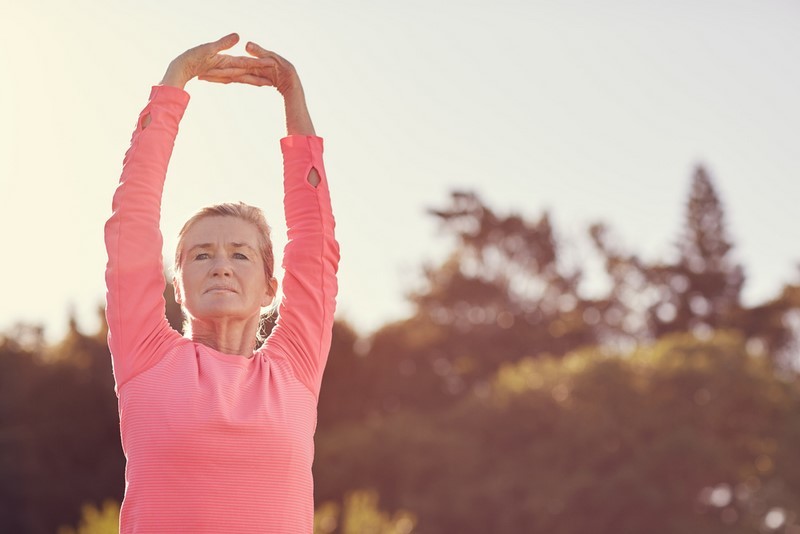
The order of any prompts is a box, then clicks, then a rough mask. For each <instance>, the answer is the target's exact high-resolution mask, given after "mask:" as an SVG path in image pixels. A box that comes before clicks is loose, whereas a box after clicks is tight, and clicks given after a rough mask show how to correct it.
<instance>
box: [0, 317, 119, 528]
mask: <svg viewBox="0 0 800 534" xmlns="http://www.w3.org/2000/svg"><path fill="white" fill-rule="evenodd" d="M99 337H100V336H99V335H93V336H87V335H84V334H82V333H81V332H80V331H79V330H78V328H77V325H76V323H75V321H74V320H73V321H71V322H70V328H69V331H68V333H67V335H66V336H65V338H64V340H63V341H61V342H60V343H59V344H58V345H56V346H54V347H50V348H46V349H41V352H28V351H19V350H17V349H16V348H15V346H16V347H19V346H20V343H22V341H7V342H6V343H4V345H3V347H2V348H0V421H1V422H2V423H1V424H0V458H3V459H4V460H7V461H4V462H0V494H2V495H3V496H4V498H3V499H0V501H2V503H3V504H2V505H0V525H3V527H4V528H6V527H8V528H9V530H8V531H9V532H27V533H34V534H35V533H47V534H51V533H52V532H54V531H55V530H56V529H57V528H58V526H59V525H63V524H74V523H75V522H76V521H77V519H78V514H79V513H80V507H81V504H82V503H83V502H86V501H94V502H99V501H102V500H103V499H105V498H107V497H112V498H116V499H118V500H119V499H121V497H122V490H123V488H124V484H123V481H124V457H123V455H122V450H121V447H120V443H119V420H118V416H117V406H116V399H115V396H114V391H113V385H114V383H113V379H112V375H111V363H110V357H109V353H108V348H107V347H106V344H105V339H103V340H102V341H101V340H100V339H99ZM6 503H8V505H6ZM6 506H7V507H6Z"/></svg>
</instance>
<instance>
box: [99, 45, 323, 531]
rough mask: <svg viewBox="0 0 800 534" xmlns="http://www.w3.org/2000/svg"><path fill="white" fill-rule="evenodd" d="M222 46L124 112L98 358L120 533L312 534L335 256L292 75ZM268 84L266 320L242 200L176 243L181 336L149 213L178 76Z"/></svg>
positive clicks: (190, 61)
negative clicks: (275, 188) (277, 157)
mask: <svg viewBox="0 0 800 534" xmlns="http://www.w3.org/2000/svg"><path fill="white" fill-rule="evenodd" d="M237 41H238V36H237V35H236V34H231V35H229V36H227V37H224V38H222V39H220V40H219V41H216V42H213V43H208V44H205V45H201V46H198V47H196V48H193V49H191V50H188V51H186V52H185V53H183V54H181V55H180V56H178V57H177V58H176V59H175V60H173V61H172V63H170V66H169V68H168V69H167V72H166V74H165V76H164V79H163V80H162V82H161V84H160V85H157V86H155V87H153V89H152V91H151V96H150V101H149V102H148V104H147V105H146V106H145V108H144V110H143V111H142V113H141V114H140V116H139V120H138V122H137V126H136V130H135V131H134V133H133V137H132V140H131V146H130V148H129V150H128V151H127V153H126V154H125V161H124V165H123V171H122V177H121V179H120V184H119V187H118V188H117V190H116V192H115V194H114V201H113V215H112V216H111V218H110V219H109V220H108V222H107V223H106V227H105V241H106V248H107V250H108V266H107V270H106V284H107V288H108V293H107V318H108V325H109V347H110V348H111V354H112V361H113V365H114V379H115V382H116V392H117V396H118V399H119V413H120V426H121V436H122V447H123V450H124V451H125V456H126V458H127V466H126V473H125V481H126V486H125V499H124V501H123V504H122V510H121V514H120V531H121V532H122V533H129V532H193V533H198V532H214V533H219V532H237V533H244V532H259V533H266V532H269V533H277V532H287V533H293V534H296V533H302V532H307V533H310V532H312V522H313V512H314V510H313V483H312V478H311V464H312V460H313V454H314V444H313V436H314V430H315V426H316V406H317V398H318V393H319V388H320V382H321V378H322V372H323V369H324V366H325V362H326V359H327V353H328V350H329V348H330V341H331V327H332V322H333V312H334V307H335V296H336V291H337V284H336V270H337V265H338V260H339V249H338V245H337V243H336V240H335V238H334V220H333V215H332V213H331V206H330V197H329V193H328V183H327V178H326V175H325V169H324V166H323V163H322V140H321V139H320V138H319V137H316V135H315V132H314V127H313V125H312V123H311V118H310V116H309V114H308V110H307V108H306V104H305V97H304V95H303V89H302V86H301V84H300V80H299V78H298V76H297V73H296V72H295V69H294V68H293V67H292V65H291V64H290V63H289V62H287V61H286V60H284V59H283V58H281V57H280V56H278V55H277V54H274V53H273V52H269V51H267V50H264V49H263V48H261V47H260V46H258V45H256V44H254V43H248V45H247V52H248V53H249V54H251V55H252V56H253V57H233V56H228V55H223V54H220V53H219V52H221V51H222V50H226V49H228V48H230V47H232V46H233V45H234V44H235V43H236V42H237ZM195 77H198V78H199V79H202V80H207V81H211V82H219V83H232V82H233V83H245V84H251V85H256V86H274V87H275V88H276V89H277V90H278V92H279V93H280V94H281V95H282V96H283V99H284V103H285V109H286V126H287V134H288V135H287V137H286V138H284V139H282V140H281V149H282V151H283V158H284V190H285V197H284V206H285V211H286V223H287V227H288V229H289V235H288V237H289V243H288V244H287V245H286V249H285V252H284V261H283V266H284V269H285V276H284V280H283V293H284V297H283V299H282V302H281V305H280V307H279V318H278V321H277V324H276V326H275V328H274V329H273V332H272V334H271V335H270V336H269V338H268V339H267V340H266V342H265V343H264V344H263V345H261V346H260V347H256V346H255V339H256V334H257V330H258V328H259V322H260V314H261V309H262V307H265V306H268V305H269V304H270V303H271V302H272V300H273V299H274V297H275V291H276V282H275V279H274V278H273V276H272V272H273V265H272V250H271V243H270V241H269V234H268V231H269V229H268V227H267V226H266V222H265V221H264V220H263V216H261V214H260V211H259V210H257V209H256V208H252V207H249V206H246V205H243V204H226V205H221V206H214V207H211V208H206V209H204V210H201V212H199V213H198V214H197V215H196V216H195V217H193V218H192V219H190V220H189V221H188V222H187V224H186V226H185V227H184V229H183V230H182V231H181V235H180V239H179V244H178V250H177V253H176V265H175V267H176V268H175V279H174V282H175V295H176V299H177V300H178V302H179V303H180V304H181V306H182V308H183V311H184V314H185V316H186V326H187V328H186V334H185V337H184V336H181V335H180V334H179V333H178V332H176V331H175V330H173V329H172V328H170V326H169V324H168V322H167V320H166V318H165V316H164V306H165V303H164V300H163V297H162V294H163V289H164V277H163V274H162V273H163V270H162V262H161V246H162V239H161V234H160V231H159V211H160V204H161V193H162V189H163V183H164V177H165V174H166V170H167V165H168V162H169V158H170V156H171V153H172V147H173V144H174V140H175V136H176V135H177V131H178V123H179V122H180V119H181V117H182V115H183V112H184V110H185V108H186V105H187V104H188V101H189V95H188V94H187V93H186V92H185V91H184V90H183V87H184V86H185V84H186V83H187V82H188V81H189V80H191V79H192V78H195Z"/></svg>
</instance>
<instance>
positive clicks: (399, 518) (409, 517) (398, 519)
mask: <svg viewBox="0 0 800 534" xmlns="http://www.w3.org/2000/svg"><path fill="white" fill-rule="evenodd" d="M379 500H380V499H379V497H378V494H377V493H376V492H374V491H370V490H357V491H352V492H349V493H348V494H346V495H345V497H344V506H342V507H340V506H339V505H338V504H336V503H333V502H326V503H323V504H322V505H321V506H319V507H318V508H317V510H316V512H315V514H314V534H410V533H412V532H414V526H415V525H416V518H415V517H414V514H411V513H410V512H407V511H404V510H400V511H397V512H395V513H394V514H392V515H391V516H390V515H389V514H388V513H386V512H383V511H381V510H380V508H379V507H378V502H379ZM340 508H341V514H340Z"/></svg>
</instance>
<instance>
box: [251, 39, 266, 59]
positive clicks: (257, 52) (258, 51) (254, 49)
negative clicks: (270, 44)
mask: <svg viewBox="0 0 800 534" xmlns="http://www.w3.org/2000/svg"><path fill="white" fill-rule="evenodd" d="M245 49H246V50H247V53H248V54H250V55H251V56H256V57H259V58H263V57H266V56H267V55H269V50H264V49H263V48H262V47H260V46H259V45H257V44H256V43H254V42H252V41H250V42H248V43H247V46H246V47H245Z"/></svg>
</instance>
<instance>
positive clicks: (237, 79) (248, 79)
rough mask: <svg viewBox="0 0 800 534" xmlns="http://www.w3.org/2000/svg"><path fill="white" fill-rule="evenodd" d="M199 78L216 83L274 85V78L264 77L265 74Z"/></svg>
mask: <svg viewBox="0 0 800 534" xmlns="http://www.w3.org/2000/svg"><path fill="white" fill-rule="evenodd" d="M198 80H203V81H205V82H214V83H245V84H248V85H255V86H257V87H264V86H272V85H274V84H273V83H272V80H270V79H269V78H264V77H263V76H255V75H252V74H242V75H239V76H208V75H204V76H199V77H198Z"/></svg>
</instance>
